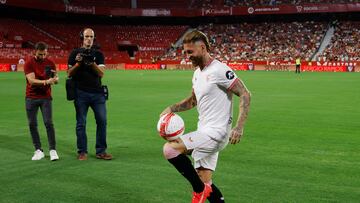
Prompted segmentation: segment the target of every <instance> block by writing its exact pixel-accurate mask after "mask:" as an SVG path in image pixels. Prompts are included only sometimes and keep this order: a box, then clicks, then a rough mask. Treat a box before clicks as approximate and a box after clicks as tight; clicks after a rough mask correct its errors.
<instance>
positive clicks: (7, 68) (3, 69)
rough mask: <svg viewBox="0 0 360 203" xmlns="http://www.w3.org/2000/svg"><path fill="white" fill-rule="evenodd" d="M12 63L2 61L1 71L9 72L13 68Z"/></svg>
mask: <svg viewBox="0 0 360 203" xmlns="http://www.w3.org/2000/svg"><path fill="white" fill-rule="evenodd" d="M10 67H11V64H6V63H5V64H4V63H0V72H9V71H10V70H11V69H10Z"/></svg>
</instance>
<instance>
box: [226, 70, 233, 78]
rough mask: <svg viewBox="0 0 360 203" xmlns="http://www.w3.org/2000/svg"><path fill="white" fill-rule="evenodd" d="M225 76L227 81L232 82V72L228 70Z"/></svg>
mask: <svg viewBox="0 0 360 203" xmlns="http://www.w3.org/2000/svg"><path fill="white" fill-rule="evenodd" d="M225 75H226V78H227V79H229V80H232V79H233V78H234V77H235V74H234V72H232V71H230V70H229V71H227V72H226V74H225Z"/></svg>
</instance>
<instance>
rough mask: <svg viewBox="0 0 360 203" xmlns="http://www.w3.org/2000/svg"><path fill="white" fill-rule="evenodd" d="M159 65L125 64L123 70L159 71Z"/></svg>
mask: <svg viewBox="0 0 360 203" xmlns="http://www.w3.org/2000/svg"><path fill="white" fill-rule="evenodd" d="M159 69H160V64H129V63H127V64H125V70H159Z"/></svg>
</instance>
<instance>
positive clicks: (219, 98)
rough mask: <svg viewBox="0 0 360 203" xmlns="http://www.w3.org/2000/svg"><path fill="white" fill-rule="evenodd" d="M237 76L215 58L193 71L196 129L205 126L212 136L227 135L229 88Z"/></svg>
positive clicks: (220, 136)
mask: <svg viewBox="0 0 360 203" xmlns="http://www.w3.org/2000/svg"><path fill="white" fill-rule="evenodd" d="M236 80H238V78H237V76H236V74H235V73H234V71H233V70H232V69H230V68H229V67H228V66H227V65H226V64H224V63H221V62H220V61H218V60H216V59H214V60H212V61H211V62H210V64H209V65H207V66H206V67H205V68H204V69H203V70H201V69H200V68H198V69H196V70H195V72H194V75H193V79H192V84H193V86H192V87H193V91H194V93H195V96H196V100H197V110H198V113H199V121H198V130H206V132H209V133H210V134H209V136H210V137H212V138H213V139H215V140H219V141H220V140H223V139H225V138H226V139H227V138H228V134H229V130H230V129H231V123H232V93H231V92H230V91H229V89H230V88H231V87H232V86H233V85H234V84H235V81H236Z"/></svg>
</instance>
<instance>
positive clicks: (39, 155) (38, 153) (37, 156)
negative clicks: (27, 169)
mask: <svg viewBox="0 0 360 203" xmlns="http://www.w3.org/2000/svg"><path fill="white" fill-rule="evenodd" d="M44 157H45V154H44V152H42V151H41V150H40V149H37V150H36V151H35V152H34V156H33V157H32V158H31V160H33V161H37V160H40V159H42V158H44Z"/></svg>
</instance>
